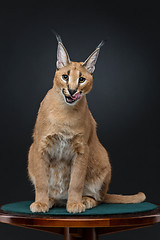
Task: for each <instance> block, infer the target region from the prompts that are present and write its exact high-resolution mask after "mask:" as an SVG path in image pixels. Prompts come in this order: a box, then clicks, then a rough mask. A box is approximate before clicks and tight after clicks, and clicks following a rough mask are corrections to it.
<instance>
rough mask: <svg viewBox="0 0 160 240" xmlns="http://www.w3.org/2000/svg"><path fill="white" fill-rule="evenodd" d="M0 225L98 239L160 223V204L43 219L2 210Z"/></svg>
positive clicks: (68, 237)
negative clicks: (122, 211) (125, 211)
mask: <svg viewBox="0 0 160 240" xmlns="http://www.w3.org/2000/svg"><path fill="white" fill-rule="evenodd" d="M0 207H1V206H0ZM0 209H1V208H0ZM0 222H2V223H7V224H11V225H15V226H19V227H24V228H31V229H36V230H41V231H47V232H52V233H55V234H61V235H64V239H65V240H75V239H79V240H80V239H84V240H85V239H87V240H89V239H92V240H93V239H94V240H95V239H98V236H99V235H102V234H109V233H114V232H118V231H127V230H131V229H136V228H143V227H149V226H151V225H153V224H154V223H158V222H160V205H158V208H157V209H155V210H152V211H147V212H141V213H134V214H133V213H132V214H116V215H113V214H112V215H99V216H98V215H96V216H46V215H45V216H44V215H33V214H32V215H28V214H22V213H21V214H18V213H7V212H4V211H2V210H0Z"/></svg>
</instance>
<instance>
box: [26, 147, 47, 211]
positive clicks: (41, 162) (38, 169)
mask: <svg viewBox="0 0 160 240" xmlns="http://www.w3.org/2000/svg"><path fill="white" fill-rule="evenodd" d="M33 161H34V164H32V168H31V169H30V173H31V175H32V178H34V185H35V202H33V203H32V204H31V205H30V210H31V211H32V212H47V211H48V210H49V197H48V178H49V176H48V171H47V169H48V164H47V163H46V161H45V159H44V156H43V154H38V152H36V151H34V160H33Z"/></svg>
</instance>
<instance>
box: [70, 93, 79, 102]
mask: <svg viewBox="0 0 160 240" xmlns="http://www.w3.org/2000/svg"><path fill="white" fill-rule="evenodd" d="M80 97H81V94H80V93H79V92H78V93H76V94H75V95H74V96H72V97H71V98H72V99H73V100H76V99H79V98H80Z"/></svg>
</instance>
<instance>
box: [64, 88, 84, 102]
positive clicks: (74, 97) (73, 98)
mask: <svg viewBox="0 0 160 240" xmlns="http://www.w3.org/2000/svg"><path fill="white" fill-rule="evenodd" d="M62 92H63V95H64V96H65V99H66V102H67V103H69V104H72V103H74V102H76V101H77V100H78V99H80V98H81V96H82V94H81V92H77V93H75V94H74V95H72V96H66V95H65V93H64V89H63V90H62Z"/></svg>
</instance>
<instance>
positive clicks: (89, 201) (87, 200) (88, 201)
mask: <svg viewBox="0 0 160 240" xmlns="http://www.w3.org/2000/svg"><path fill="white" fill-rule="evenodd" d="M82 203H83V204H84V205H85V207H86V209H90V208H93V207H96V206H97V205H98V202H97V201H96V200H95V199H94V198H92V197H82Z"/></svg>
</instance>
